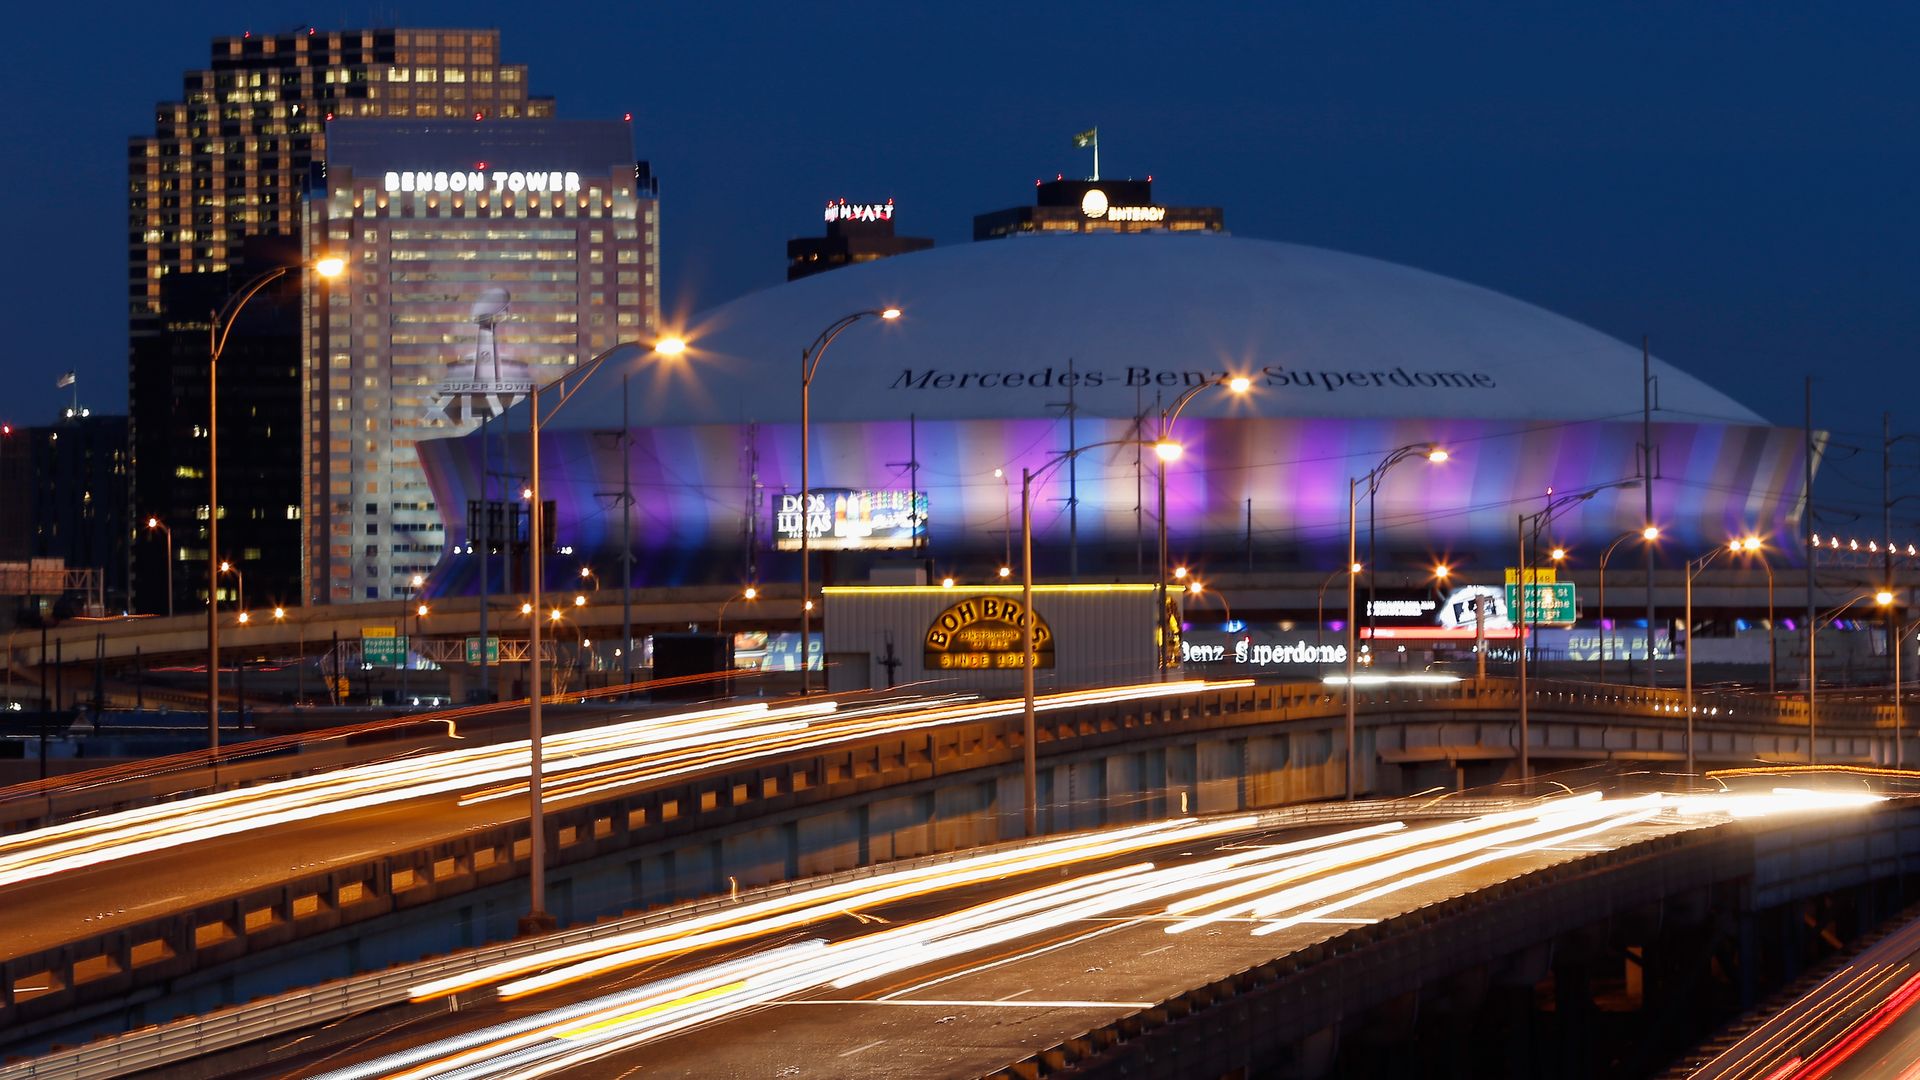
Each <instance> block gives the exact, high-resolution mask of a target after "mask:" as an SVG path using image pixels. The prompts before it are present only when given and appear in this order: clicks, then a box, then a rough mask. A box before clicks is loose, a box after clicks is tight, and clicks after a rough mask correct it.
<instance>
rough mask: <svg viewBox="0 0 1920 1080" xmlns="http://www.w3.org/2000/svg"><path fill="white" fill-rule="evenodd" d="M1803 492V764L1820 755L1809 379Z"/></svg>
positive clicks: (1809, 382)
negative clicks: (1805, 609) (1805, 672)
mask: <svg viewBox="0 0 1920 1080" xmlns="http://www.w3.org/2000/svg"><path fill="white" fill-rule="evenodd" d="M1805 395H1806V403H1805V405H1806V431H1807V446H1806V454H1805V457H1806V469H1807V475H1806V488H1805V490H1804V491H1803V492H1802V493H1801V495H1800V551H1801V554H1802V555H1803V557H1804V558H1805V560H1806V571H1807V764H1809V765H1811V764H1814V763H1816V762H1817V761H1819V759H1820V755H1819V752H1818V750H1817V749H1816V748H1815V744H1814V733H1815V732H1816V731H1817V730H1818V727H1819V717H1818V716H1817V715H1816V713H1815V700H1816V695H1817V693H1818V691H1817V687H1816V685H1815V683H1814V672H1815V670H1816V669H1815V668H1814V660H1813V648H1814V641H1815V638H1814V628H1813V620H1814V617H1815V616H1816V615H1817V614H1819V613H1818V612H1817V611H1816V610H1815V608H1816V607H1817V605H1816V604H1815V603H1814V600H1813V455H1814V439H1813V376H1811V375H1809V376H1807V377H1806V391H1805Z"/></svg>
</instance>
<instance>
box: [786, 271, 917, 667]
mask: <svg viewBox="0 0 1920 1080" xmlns="http://www.w3.org/2000/svg"><path fill="white" fill-rule="evenodd" d="M899 317H900V309H899V308H897V307H887V308H869V309H867V310H865V311H855V312H851V313H849V314H846V315H842V316H840V317H839V318H838V319H835V320H834V321H833V322H831V323H828V324H827V328H826V329H825V330H822V331H820V334H819V336H817V337H815V338H814V339H813V343H812V344H810V345H808V346H807V347H806V348H804V349H801V350H800V693H801V695H802V696H804V695H807V694H810V693H812V692H813V667H812V663H811V662H812V659H813V644H812V640H811V638H812V628H813V604H812V600H813V505H812V496H811V494H810V493H809V492H808V491H807V457H808V454H809V453H810V448H809V446H808V438H809V437H810V431H809V427H810V425H811V422H812V415H813V377H814V375H815V374H817V373H818V372H819V371H820V361H821V360H822V359H824V358H825V357H826V354H827V347H828V346H829V345H832V344H833V339H834V338H837V337H839V336H840V331H842V330H845V329H846V328H847V327H849V326H852V325H853V324H854V323H857V322H859V321H860V320H861V319H865V318H875V319H882V320H885V321H887V322H892V321H893V320H895V319H898V318H899Z"/></svg>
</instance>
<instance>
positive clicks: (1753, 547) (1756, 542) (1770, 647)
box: [1739, 536, 1778, 697]
mask: <svg viewBox="0 0 1920 1080" xmlns="http://www.w3.org/2000/svg"><path fill="white" fill-rule="evenodd" d="M1739 544H1740V550H1741V551H1742V552H1743V553H1745V554H1748V555H1752V556H1754V557H1755V558H1757V559H1759V560H1760V569H1762V570H1765V571H1766V572H1767V696H1768V697H1772V696H1773V694H1774V659H1775V657H1776V656H1777V655H1778V650H1776V649H1775V648H1774V640H1773V564H1771V563H1769V562H1768V561H1767V556H1766V554H1765V553H1764V552H1762V551H1761V545H1760V538H1759V537H1757V536H1749V537H1747V538H1746V539H1744V540H1741V541H1740V542H1739Z"/></svg>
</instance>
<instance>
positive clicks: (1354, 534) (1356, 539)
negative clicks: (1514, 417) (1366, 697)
mask: <svg viewBox="0 0 1920 1080" xmlns="http://www.w3.org/2000/svg"><path fill="white" fill-rule="evenodd" d="M1416 454H1417V455H1419V456H1421V457H1423V458H1426V459H1427V460H1428V461H1429V462H1432V463H1433V464H1435V465H1438V464H1441V463H1443V462H1445V461H1446V460H1447V452H1446V451H1445V450H1444V449H1442V448H1441V447H1439V446H1438V445H1436V444H1434V443H1408V444H1407V445H1405V446H1402V447H1398V448H1396V449H1395V450H1393V451H1392V452H1391V453H1389V454H1387V456H1386V457H1383V458H1381V459H1380V464H1378V465H1375V466H1374V467H1373V468H1372V469H1369V470H1368V471H1367V473H1366V475H1365V476H1356V477H1352V478H1351V479H1349V480H1348V481H1347V566H1348V567H1350V568H1351V569H1352V570H1353V572H1352V573H1351V574H1348V575H1347V685H1346V698H1347V707H1346V712H1347V798H1348V799H1349V800H1351V799H1353V798H1354V797H1356V795H1357V794H1358V792H1359V789H1360V751H1359V746H1360V736H1359V731H1358V728H1357V726H1356V725H1355V723H1354V715H1353V714H1354V697H1353V665H1354V661H1355V654H1356V653H1358V652H1359V649H1360V628H1359V626H1358V625H1356V623H1355V620H1354V605H1355V604H1356V603H1357V602H1358V598H1357V597H1356V595H1355V591H1356V585H1357V583H1358V580H1359V577H1360V569H1361V567H1360V485H1361V484H1365V485H1366V486H1367V498H1368V499H1372V498H1373V496H1374V494H1375V493H1376V492H1378V491H1379V490H1380V482H1381V481H1382V480H1385V479H1386V476H1387V472H1388V470H1390V469H1392V468H1393V467H1394V466H1395V465H1398V464H1400V463H1401V462H1403V461H1405V460H1407V459H1408V458H1410V457H1413V456H1414V455H1416ZM1368 507H1369V508H1371V507H1372V503H1371V502H1369V503H1368ZM1369 580H1371V578H1369Z"/></svg>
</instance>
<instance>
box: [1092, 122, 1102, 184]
mask: <svg viewBox="0 0 1920 1080" xmlns="http://www.w3.org/2000/svg"><path fill="white" fill-rule="evenodd" d="M1093 178H1094V179H1095V180H1098V179H1100V129H1099V128H1094V129H1093Z"/></svg>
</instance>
